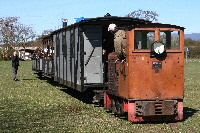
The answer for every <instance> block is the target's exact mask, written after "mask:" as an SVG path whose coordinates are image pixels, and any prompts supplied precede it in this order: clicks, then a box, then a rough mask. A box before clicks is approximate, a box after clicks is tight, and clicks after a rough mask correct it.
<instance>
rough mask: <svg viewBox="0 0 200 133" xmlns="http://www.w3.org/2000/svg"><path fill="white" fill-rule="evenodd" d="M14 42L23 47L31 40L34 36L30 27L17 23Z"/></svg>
mask: <svg viewBox="0 0 200 133" xmlns="http://www.w3.org/2000/svg"><path fill="white" fill-rule="evenodd" d="M15 36H16V40H15V42H16V44H17V45H18V46H22V47H23V48H24V49H25V47H26V44H27V42H28V41H30V40H33V39H34V38H35V37H36V34H35V32H34V31H33V29H32V27H30V26H27V25H24V24H21V23H19V24H18V25H17V27H16V33H15Z"/></svg>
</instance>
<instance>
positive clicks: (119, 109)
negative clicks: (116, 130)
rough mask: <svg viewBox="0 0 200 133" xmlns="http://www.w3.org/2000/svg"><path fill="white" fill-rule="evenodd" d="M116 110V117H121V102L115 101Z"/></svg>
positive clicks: (122, 108)
mask: <svg viewBox="0 0 200 133" xmlns="http://www.w3.org/2000/svg"><path fill="white" fill-rule="evenodd" d="M116 109H117V115H119V116H121V115H123V113H124V105H123V102H121V101H119V100H117V101H116Z"/></svg>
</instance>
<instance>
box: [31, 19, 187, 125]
mask: <svg viewBox="0 0 200 133" xmlns="http://www.w3.org/2000/svg"><path fill="white" fill-rule="evenodd" d="M43 50H44V55H43V56H41V53H42V51H41V50H40V49H38V50H37V51H36V53H35V57H36V58H35V59H34V60H33V64H32V69H33V70H34V71H36V72H41V73H42V74H43V75H44V76H46V77H50V78H53V79H54V81H56V82H58V83H60V84H63V85H66V86H67V87H70V88H72V89H75V90H78V91H80V92H86V93H88V94H93V95H92V96H93V101H94V102H99V103H100V102H103V104H104V108H105V109H106V110H110V111H112V112H113V113H115V114H118V115H123V114H128V120H129V121H131V122H142V121H176V120H182V119H183V97H184V96H183V95H184V93H183V92H184V85H183V84H184V28H183V27H180V26H176V25H170V24H160V23H151V22H149V21H145V20H142V19H134V18H129V17H114V16H108V17H98V18H91V19H88V20H82V21H80V22H78V23H75V24H72V25H69V26H67V25H66V23H65V24H64V27H63V28H61V29H59V30H56V31H54V32H52V33H51V34H50V35H47V36H45V37H44V38H43Z"/></svg>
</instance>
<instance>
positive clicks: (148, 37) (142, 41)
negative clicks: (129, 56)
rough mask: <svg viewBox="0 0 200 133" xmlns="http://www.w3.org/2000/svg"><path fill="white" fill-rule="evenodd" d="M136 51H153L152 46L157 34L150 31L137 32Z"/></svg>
mask: <svg viewBox="0 0 200 133" xmlns="http://www.w3.org/2000/svg"><path fill="white" fill-rule="evenodd" d="M134 38H135V41H134V45H135V49H149V50H150V49H151V44H153V42H154V40H155V32H154V31H149V30H137V31H135V37H134Z"/></svg>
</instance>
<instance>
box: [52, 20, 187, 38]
mask: <svg viewBox="0 0 200 133" xmlns="http://www.w3.org/2000/svg"><path fill="white" fill-rule="evenodd" d="M110 23H116V24H117V23H121V24H123V23H124V24H126V25H130V26H129V27H148V26H155V27H171V28H178V29H182V30H183V29H184V27H180V26H176V25H171V24H162V23H152V22H151V21H148V20H144V19H138V18H131V17H117V16H108V17H97V18H90V19H86V20H81V21H80V22H76V23H74V24H71V25H68V26H67V27H63V28H60V29H58V30H55V31H54V32H52V33H51V34H54V33H57V32H60V31H63V30H66V29H68V28H71V27H75V26H78V25H85V24H86V25H87V24H110Z"/></svg>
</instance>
